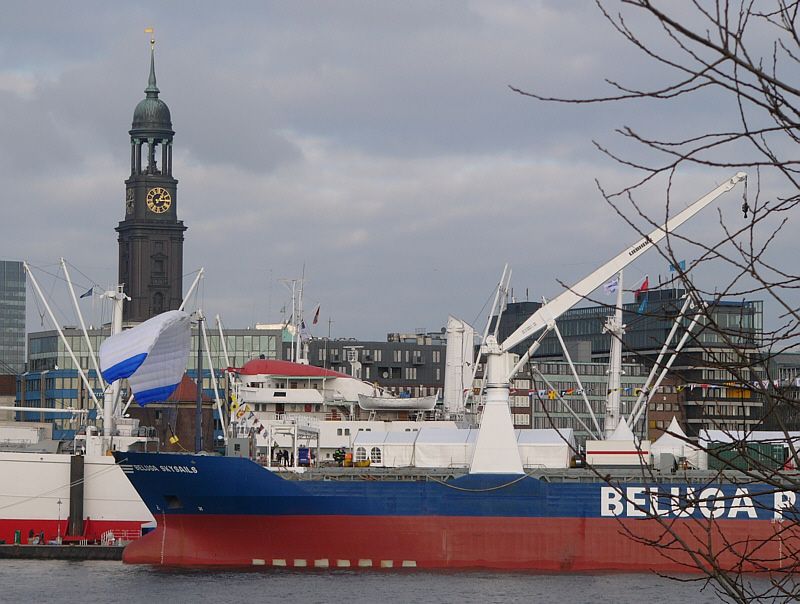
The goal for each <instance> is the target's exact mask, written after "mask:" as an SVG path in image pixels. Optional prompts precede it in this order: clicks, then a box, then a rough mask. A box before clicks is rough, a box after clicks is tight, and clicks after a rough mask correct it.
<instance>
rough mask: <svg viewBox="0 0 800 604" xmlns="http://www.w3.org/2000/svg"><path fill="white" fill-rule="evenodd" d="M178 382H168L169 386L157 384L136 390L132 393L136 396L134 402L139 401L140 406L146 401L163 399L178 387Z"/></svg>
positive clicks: (152, 401) (153, 401)
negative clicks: (157, 385) (155, 386)
mask: <svg viewBox="0 0 800 604" xmlns="http://www.w3.org/2000/svg"><path fill="white" fill-rule="evenodd" d="M178 384H180V382H177V383H175V384H170V385H169V386H159V387H158V388H151V389H150V390H143V391H141V392H137V393H136V394H135V395H134V396H135V397H136V402H137V403H139V406H140V407H144V406H145V405H146V404H147V403H157V402H161V401H165V400H167V399H168V398H169V397H170V395H171V394H172V393H173V392H175V390H177V389H178Z"/></svg>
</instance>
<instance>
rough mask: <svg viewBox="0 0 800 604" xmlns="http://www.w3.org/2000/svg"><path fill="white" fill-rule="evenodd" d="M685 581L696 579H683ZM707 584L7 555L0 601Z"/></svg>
mask: <svg viewBox="0 0 800 604" xmlns="http://www.w3.org/2000/svg"><path fill="white" fill-rule="evenodd" d="M683 578H684V579H686V578H688V579H691V578H694V579H697V577H691V576H689V577H683ZM704 585H705V584H704V582H702V581H699V582H698V581H691V582H676V581H673V580H670V579H665V578H661V577H657V576H655V575H651V574H570V575H564V574H526V573H503V572H479V571H473V572H452V571H437V572H426V571H420V570H413V571H412V570H401V569H393V570H370V571H342V570H325V571H323V570H303V571H296V570H290V569H258V570H252V571H230V570H224V571H223V570H184V569H166V568H162V567H150V566H129V565H124V564H122V563H121V562H67V561H59V560H1V561H0V602H3V603H5V602H8V603H13V604H32V603H35V602H36V603H38V602H87V601H88V602H95V601H96V602H102V603H103V604H116V603H122V602H125V603H128V602H134V603H136V604H150V603H152V604H156V603H158V604H164V603H167V604H181V603H183V602H190V603H193V604H199V603H201V602H213V601H218V602H224V603H225V604H238V603H240V602H241V603H243V604H244V603H246V604H254V603H259V604H261V603H270V602H280V603H281V604H321V603H328V602H333V603H336V604H340V603H341V604H362V603H363V604H376V603H383V602H386V603H388V604H404V603H409V604H410V603H414V604H416V603H419V602H441V603H443V604H448V603H453V604H456V603H458V604H462V603H463V604H491V603H494V602H498V603H499V602H502V603H506V602H508V603H516V602H520V603H522V602H525V603H526V604H529V603H536V604H540V603H548V602H554V603H559V604H569V603H586V604H593V603H598V604H600V603H603V604H608V603H611V602H613V603H614V604H627V603H631V604H633V603H636V604H642V603H646V604H660V603H664V604H667V603H669V604H673V603H676V602H691V603H692V604H705V603H717V602H721V601H722V600H721V599H720V598H719V597H718V596H717V595H716V594H715V593H714V590H713V589H712V588H711V587H710V586H706V587H705V588H704Z"/></svg>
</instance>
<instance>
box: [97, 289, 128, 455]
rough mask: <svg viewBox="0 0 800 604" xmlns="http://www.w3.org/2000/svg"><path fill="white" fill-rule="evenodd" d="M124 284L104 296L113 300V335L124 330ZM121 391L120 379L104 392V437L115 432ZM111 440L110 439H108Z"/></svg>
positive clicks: (108, 437) (108, 436) (109, 436)
mask: <svg viewBox="0 0 800 604" xmlns="http://www.w3.org/2000/svg"><path fill="white" fill-rule="evenodd" d="M122 287H123V286H122V285H117V288H116V291H114V290H109V291H107V292H106V293H105V294H104V296H105V297H106V298H108V299H109V300H111V335H112V336H113V335H114V334H118V333H120V332H121V331H122V302H123V300H125V299H126V298H127V299H128V300H130V298H128V296H126V295H125V293H124V292H123V291H122ZM119 393H120V380H116V381H115V382H114V383H113V384H111V388H106V390H105V393H104V394H103V439H104V440H105V439H110V438H111V436H112V435H113V434H114V429H115V427H116V426H115V424H116V422H115V421H114V408H115V406H116V404H117V399H118V398H119ZM107 442H110V441H107Z"/></svg>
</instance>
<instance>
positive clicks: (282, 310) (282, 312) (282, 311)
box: [281, 304, 286, 315]
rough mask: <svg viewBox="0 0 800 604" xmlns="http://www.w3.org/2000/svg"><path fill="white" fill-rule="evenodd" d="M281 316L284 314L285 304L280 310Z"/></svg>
mask: <svg viewBox="0 0 800 604" xmlns="http://www.w3.org/2000/svg"><path fill="white" fill-rule="evenodd" d="M281 314H282V315H285V314H286V305H285V304H284V305H283V308H281Z"/></svg>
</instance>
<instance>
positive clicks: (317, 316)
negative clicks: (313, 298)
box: [311, 304, 321, 325]
mask: <svg viewBox="0 0 800 604" xmlns="http://www.w3.org/2000/svg"><path fill="white" fill-rule="evenodd" d="M320 306H321V305H320V304H317V312H315V313H314V320H313V321H312V322H311V324H312V325H316V324H317V321H319V307H320Z"/></svg>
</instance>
